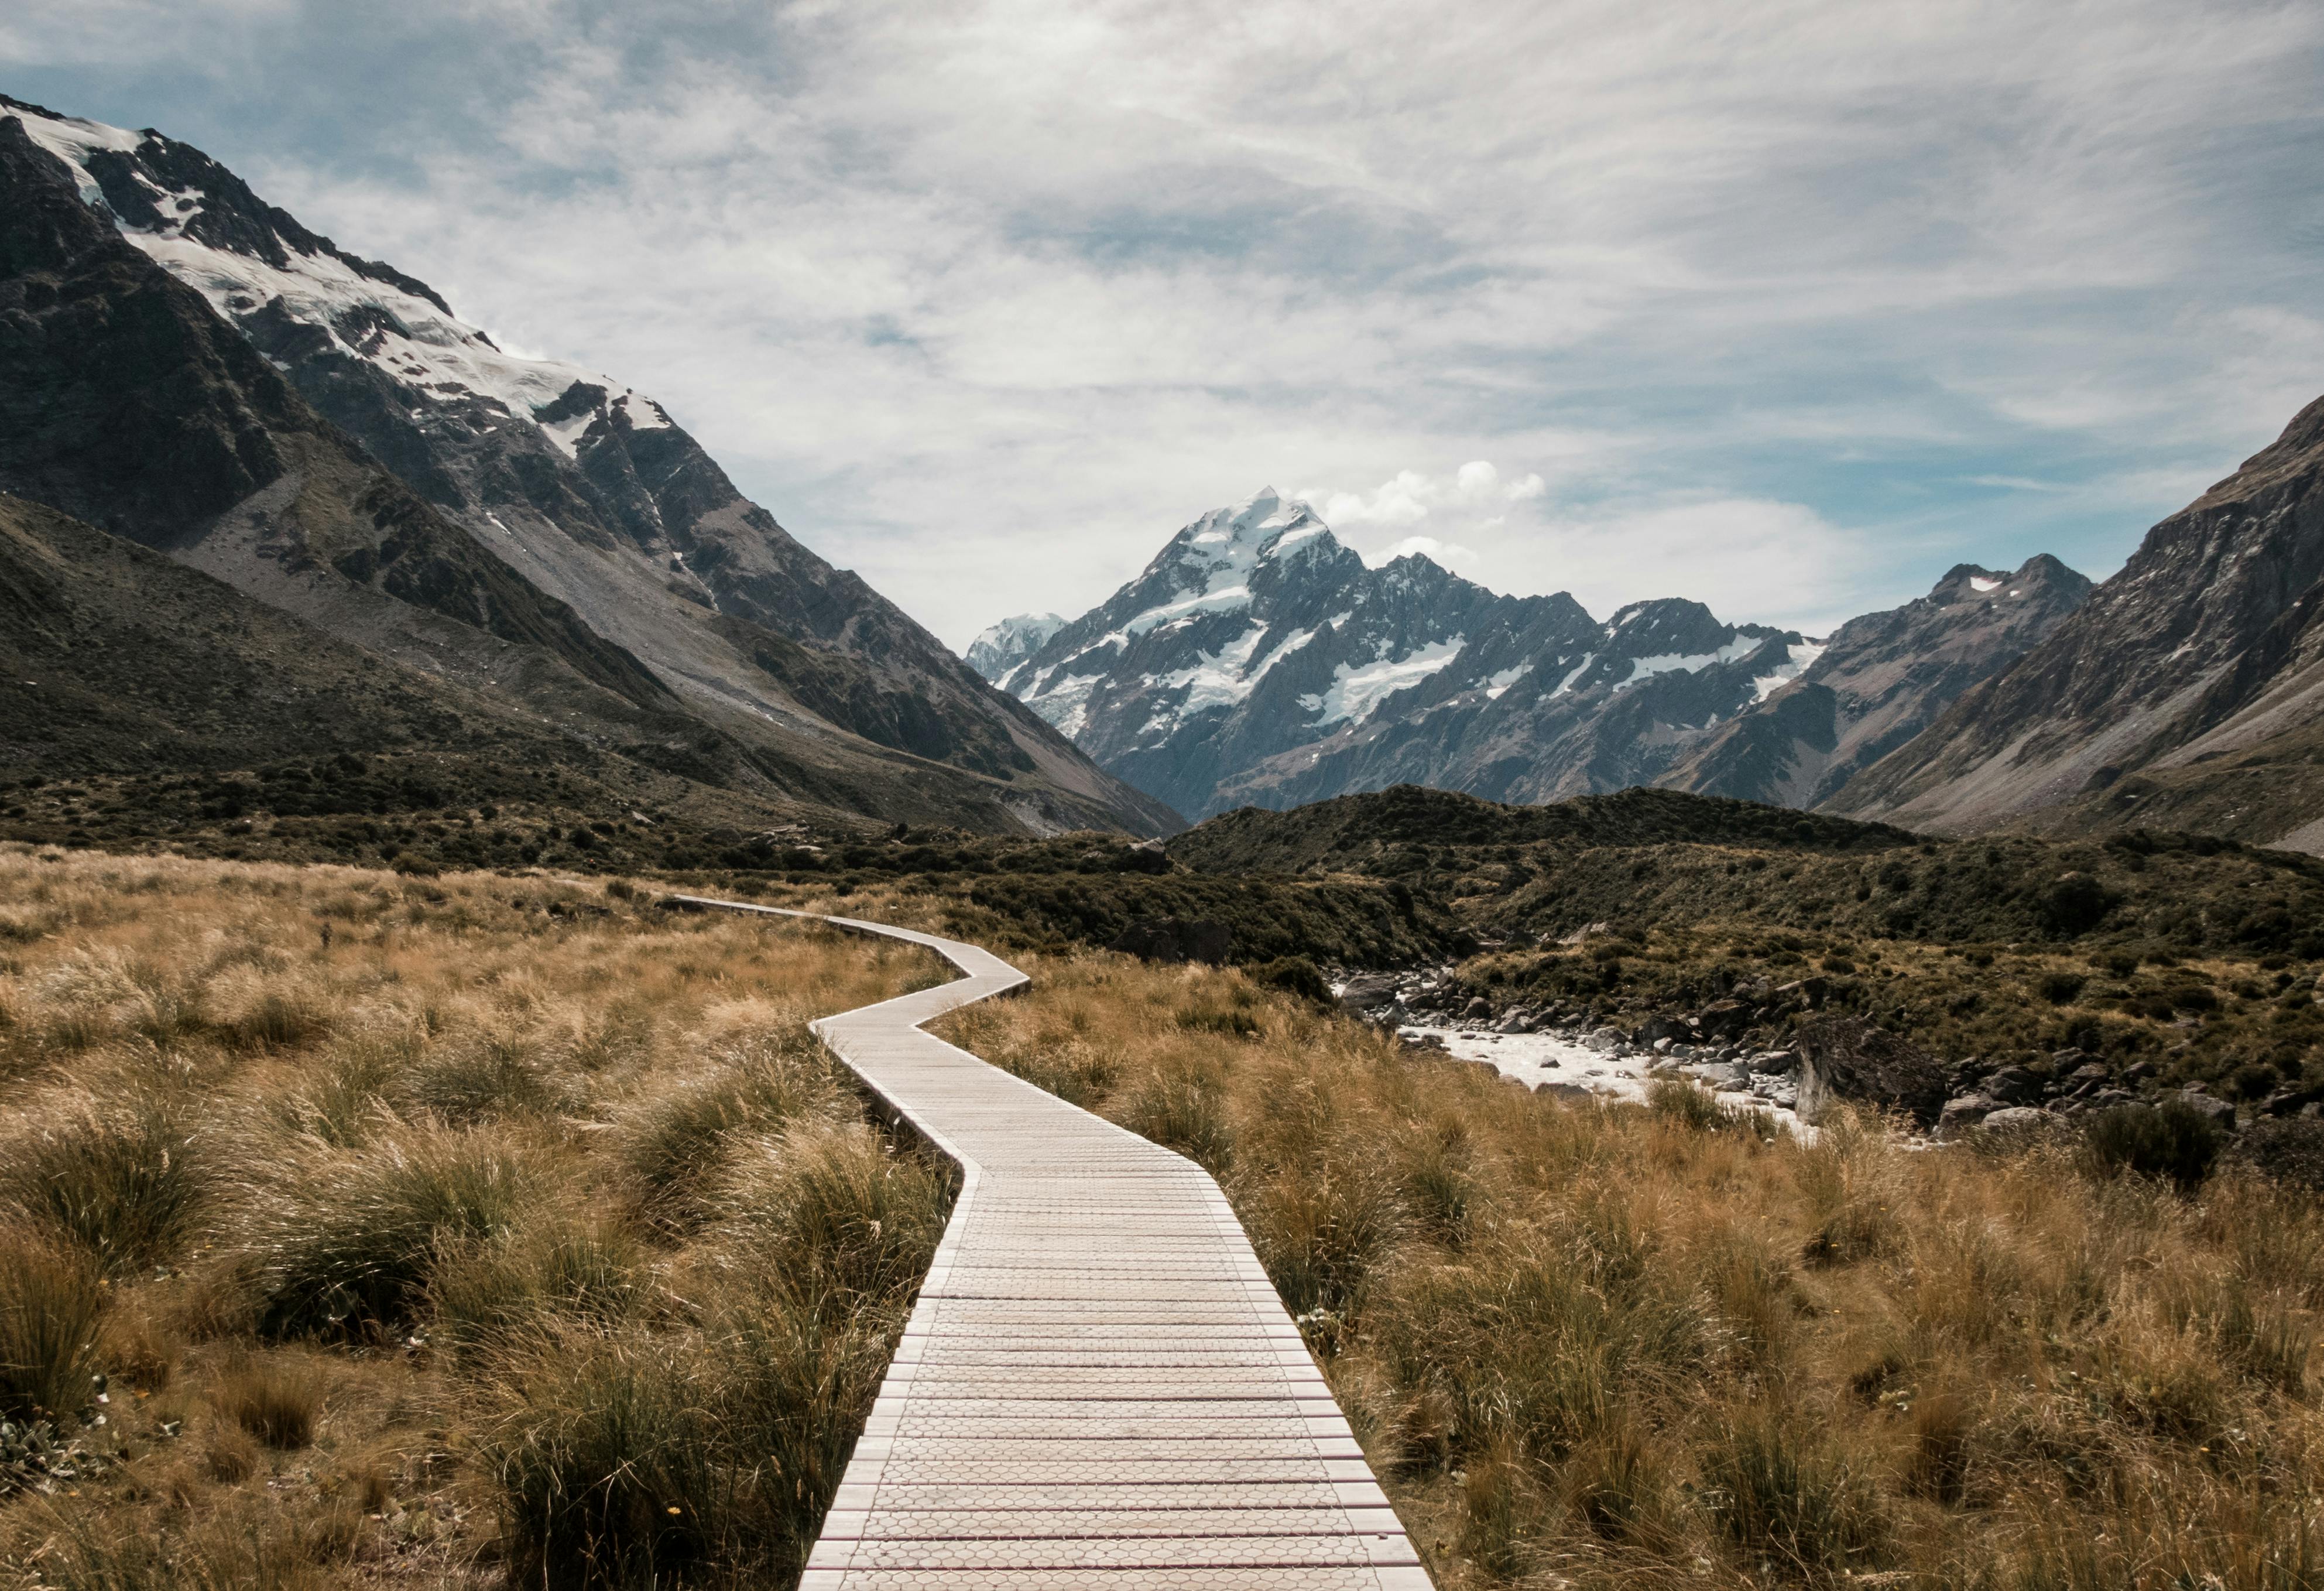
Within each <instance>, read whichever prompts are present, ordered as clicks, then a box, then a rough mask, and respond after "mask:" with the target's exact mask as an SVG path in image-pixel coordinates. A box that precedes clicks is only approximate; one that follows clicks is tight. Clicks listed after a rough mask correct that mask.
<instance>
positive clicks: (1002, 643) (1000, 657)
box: [961, 613, 1065, 680]
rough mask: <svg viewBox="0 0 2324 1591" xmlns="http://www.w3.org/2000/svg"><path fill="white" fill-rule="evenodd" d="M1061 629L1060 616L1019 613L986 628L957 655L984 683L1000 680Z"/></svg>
mask: <svg viewBox="0 0 2324 1591" xmlns="http://www.w3.org/2000/svg"><path fill="white" fill-rule="evenodd" d="M1064 628H1065V616H1064V615H1062V614H1053V613H1020V614H1018V615H1015V616H1013V617H1010V618H1005V619H1003V620H1001V622H1000V623H999V624H992V625H989V626H987V627H986V628H985V629H984V630H983V631H982V633H981V634H979V635H978V636H977V637H976V639H975V640H973V641H972V642H970V643H968V650H967V651H966V652H964V653H962V654H961V655H962V658H963V660H964V661H966V662H967V664H968V666H969V667H970V668H972V669H974V670H975V671H977V672H978V673H980V674H982V675H983V676H984V677H985V678H986V679H988V680H1000V679H1002V678H1004V677H1005V676H1006V675H1007V674H1008V672H1009V671H1010V670H1011V669H1013V668H1015V667H1016V666H1017V665H1018V664H1019V663H1021V662H1023V661H1025V660H1026V659H1027V658H1028V657H1031V656H1032V655H1033V654H1034V653H1035V652H1038V651H1040V650H1041V648H1042V646H1043V645H1044V644H1045V643H1047V641H1048V639H1049V637H1050V636H1052V635H1054V634H1056V633H1057V632H1058V631H1060V630H1062V629H1064Z"/></svg>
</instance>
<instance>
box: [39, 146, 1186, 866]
mask: <svg viewBox="0 0 2324 1591" xmlns="http://www.w3.org/2000/svg"><path fill="white" fill-rule="evenodd" d="M0 178H5V187H6V198H7V199H8V207H9V210H10V217H11V218H10V220H9V222H8V223H7V226H6V228H5V229H6V231H7V233H8V238H7V241H6V242H5V245H0V248H5V258H0V266H5V273H6V275H7V277H8V278H9V279H11V280H10V285H9V292H10V296H11V297H12V298H13V299H14V302H15V303H16V305H17V307H18V309H19V310H20V311H21V312H22V314H23V316H24V317H25V318H26V319H25V320H24V321H23V322H22V323H20V328H21V325H31V326H32V327H33V328H34V329H33V330H32V333H31V334H29V335H23V334H20V335H18V336H16V337H14V338H11V339H9V340H8V342H7V343H6V344H5V345H0V365H5V366H6V367H7V368H6V371H5V374H7V375H9V376H11V377H12V380H11V382H10V384H9V385H10V387H11V392H12V393H13V395H14V399H15V400H16V402H14V405H11V406H12V407H13V408H14V409H15V411H16V412H14V413H12V414H9V415H7V416H5V418H7V419H9V420H10V421H12V422H13V423H12V424H11V427H10V433H9V439H8V441H7V444H6V446H5V449H0V454H5V457H0V486H5V487H6V488H8V489H12V490H15V491H18V492H21V493H23V495H27V496H29V497H32V498H33V499H35V500H37V501H40V502H44V503H48V504H52V505H54V506H56V507H58V508H60V509H62V510H64V511H66V512H68V513H74V514H77V515H78V516H79V517H81V518H83V519H86V520H88V521H89V522H90V523H94V524H97V525H99V526H101V527H104V528H106V529H109V530H114V531H116V532H120V533H123V534H126V535H129V536H131V537H133V538H134V539H136V540H140V541H145V542H147V543H148V544H149V545H153V546H158V547H162V548H165V549H166V550H169V551H171V554H172V555H173V556H178V557H180V558H181V559H183V560H186V561H189V562H193V563H195V564H196V565H197V567H201V568H205V569H208V570H209V571H210V572H212V573H215V574H217V575H219V576H220V577H221V578H225V579H226V580H227V581H228V583H230V584H233V585H235V586H236V587H238V588H241V589H243V590H244V591H246V592H250V593H252V594H254V595H258V596H260V597H262V598H263V599H264V600H267V601H269V602H272V603H273V604H274V605H276V606H282V607H285V608H286V609H288V610H289V611H291V612H293V613H297V614H299V615H301V616H303V617H306V618H308V619H309V620H310V621H312V622H316V623H318V624H322V625H323V627H324V628H326V629H327V630H329V631H330V632H331V633H333V634H342V635H346V636H347V637H349V638H351V639H355V640H357V641H358V642H360V643H362V644H364V645H367V646H371V647H374V649H378V650H382V651H383V652H386V653H388V654H390V655H395V656H398V657H401V658H403V659H404V660H405V661H412V662H415V663H417V664H419V665H420V666H423V667H429V668H431V669H433V670H435V671H438V672H445V673H447V675H449V676H451V677H457V678H459V679H461V680H463V681H464V682H466V683H469V684H471V685H475V686H489V687H490V688H493V689H510V688H511V680H510V679H509V676H510V674H511V673H512V670H511V669H509V668H506V667H503V666H501V665H500V663H499V662H498V660H497V648H498V647H499V646H500V645H502V644H506V643H517V642H522V643H530V644H534V645H538V646H543V647H546V648H547V649H548V650H549V653H550V654H552V655H553V657H554V658H555V661H556V664H557V669H556V670H552V671H553V672H555V671H569V672H571V673H576V674H577V675H579V676H580V678H581V680H585V681H586V682H587V684H589V685H590V686H594V687H596V688H597V689H601V690H604V691H611V692H612V693H613V694H614V695H615V696H618V697H620V698H622V700H623V701H624V703H625V704H626V709H625V710H639V711H649V712H651V713H654V714H657V715H660V716H662V717H667V718H669V720H670V721H671V723H670V726H669V727H670V730H671V737H672V738H674V739H676V740H678V741H681V742H686V743H687V744H688V745H696V746H697V749H698V747H699V746H701V745H714V746H716V747H718V748H721V749H719V750H717V751H716V752H715V754H711V756H710V760H711V761H715V762H720V763H724V764H725V765H726V771H725V772H724V773H723V774H722V775H720V776H721V777H723V778H727V779H730V780H737V781H740V782H742V784H743V785H746V786H752V787H755V788H759V789H761V790H762V791H766V792H768V793H774V794H782V795H786V796H791V797H797V798H799V799H805V800H824V801H829V802H831V803H833V804H835V805H836V806H838V807H840V808H842V809H845V810H848V811H853V812H856V813H859V814H869V813H885V814H886V815H890V816H896V817H906V818H911V819H916V820H923V821H925V820H929V819H950V820H955V821H960V822H964V823H966V824H968V825H969V826H971V827H975V828H991V827H993V826H996V825H998V826H1001V827H1005V828H1020V829H1021V828H1031V829H1035V830H1048V829H1056V828H1075V827H1093V826H1094V827H1108V828H1128V829H1130V830H1133V831H1135V832H1139V833H1155V832H1164V831H1167V830H1168V829H1169V828H1173V827H1175V826H1176V815H1175V814H1173V813H1170V812H1169V811H1168V810H1167V809H1165V808H1163V807H1161V806H1160V805H1159V804H1158V803H1156V802H1154V801H1153V800H1150V799H1148V798H1146V797H1144V796H1142V795H1140V794H1139V793H1138V792H1137V791H1132V790H1130V789H1129V788H1127V787H1125V786H1123V785H1121V784H1120V782H1118V781H1115V780H1113V779H1111V778H1110V777H1108V776H1107V775H1105V774H1104V773H1102V772H1100V771H1099V770H1098V769H1096V768H1095V767H1094V766H1093V765H1092V764H1091V763H1089V762H1088V760H1087V759H1086V758H1085V757H1084V756H1082V755H1081V754H1079V753H1078V752H1076V751H1075V750H1074V748H1073V747H1072V746H1071V745H1068V744H1067V743H1066V742H1065V741H1064V740H1063V739H1062V738H1061V737H1059V736H1058V735H1056V734H1054V733H1053V732H1052V731H1051V730H1050V729H1049V728H1048V726H1047V725H1046V724H1044V723H1043V722H1041V721H1040V720H1039V719H1038V718H1037V717H1036V716H1035V715H1033V714H1032V713H1030V712H1028V711H1027V710H1025V709H1024V708H1022V707H1021V706H1020V705H1019V704H1018V703H1016V702H1014V701H1012V700H1010V699H1009V698H1005V697H1003V696H1001V694H1000V693H998V692H995V691H993V690H992V689H990V688H989V687H988V686H987V685H986V684H985V683H984V682H983V681H982V680H981V679H980V678H979V677H978V676H977V675H976V674H975V673H974V672H973V671H972V670H970V669H969V668H968V667H967V666H966V665H965V664H964V663H962V662H961V661H959V660H958V659H956V658H954V657H953V656H952V654H951V653H950V652H948V651H946V650H945V648H944V647H943V646H942V644H941V643H938V642H936V639H935V638H934V637H933V636H931V635H929V634H927V632H926V631H925V630H923V629H922V628H921V627H920V626H919V625H918V624H914V623H913V622H912V621H911V620H910V619H909V618H908V617H907V616H906V615H903V614H902V613H901V612H900V611H899V610H897V609H896V608H895V607H894V606H892V605H891V604H890V603H888V602H887V601H886V600H885V599H884V598H881V597H880V596H879V595H878V594H877V593H876V592H873V591H872V590H871V588H870V587H868V586H866V585H864V583H863V582H862V580H861V579H859V578H857V577H856V576H854V575H853V574H852V573H850V572H848V571H846V570H843V569H835V568H833V567H832V566H831V565H830V564H828V563H827V562H825V560H822V559H820V558H818V557H816V555H815V554H814V553H812V552H811V551H809V550H807V549H806V548H805V547H803V546H801V545H800V544H799V543H798V541H796V540H794V539H793V538H792V537H790V535H789V534H788V532H785V531H784V530H783V529H782V527H781V526H780V525H779V524H778V523H776V522H775V521H774V519H773V518H772V517H771V516H770V515H769V514H768V513H766V512H765V511H764V510H763V509H761V508H760V507H758V506H757V505H756V504H752V503H751V502H749V501H748V500H747V499H745V498H743V497H742V495H740V493H739V492H737V491H736V490H735V489H734V487H733V483H732V482H731V481H729V480H728V479H727V477H726V476H725V475H724V472H723V471H722V470H720V469H719V467H717V465H716V463H715V461H714V460H712V459H711V458H709V457H708V455H707V454H706V453H705V452H704V451H703V450H702V449H701V448H700V447H699V445H698V444H697V443H696V442H695V441H694V439H692V438H691V437H690V436H688V435H687V433H686V432H685V431H684V430H683V429H681V428H680V427H678V425H677V424H675V423H674V422H673V421H671V420H670V418H669V415H668V413H667V412H665V411H663V410H662V409H661V408H660V406H659V405H658V404H656V403H654V402H651V401H650V399H646V398H644V397H642V396H641V395H640V394H638V393H634V392H632V391H631V390H629V389H628V388H626V387H624V386H622V384H619V383H617V382H614V381H613V380H611V379H610V378H607V377H604V376H601V375H595V373H592V372H589V371H586V370H584V369H582V368H580V367H577V366H574V365H565V364H561V363H558V362H556V361H548V360H537V359H527V358H518V357H516V356H511V355H509V354H507V353H506V352H505V351H503V350H502V349H501V348H499V347H497V346H495V345H494V344H493V340H492V339H491V338H489V337H488V336H486V335H485V334H484V333H483V332H482V331H481V330H479V329H477V328H474V327H472V326H468V325H467V324H466V323H465V322H462V321H460V320H459V319H457V317H456V316H454V315H453V314H452V312H451V310H450V309H449V307H448V306H447V304H446V302H445V301H444V300H443V298H442V297H441V296H440V295H438V294H437V293H435V292H434V291H431V290H430V289H429V288H428V287H427V286H426V285H425V284H424V283H422V282H419V281H418V280H416V279H415V278H413V277H410V276H409V275H406V274H404V273H401V272H400V271H398V270H396V269H394V268H393V267H391V266H388V265H384V264H379V263H377V262H374V261H369V260H365V259H363V258H361V257H360V256H357V255H355V254H350V253H348V252H347V251H345V250H343V249H340V248H339V247H337V245H335V244H333V243H332V242H331V241H330V240H329V239H328V238H325V237H322V236H319V235H318V234H315V233H313V232H312V231H310V230H309V229H308V228H306V227H302V226H300V224H299V223H298V222H297V221H296V220H295V218H293V217H290V216H288V215H287V214H286V213H285V212H283V211H281V210H280V209H278V208H274V207H272V206H270V205H267V204H266V203H265V202H264V201H263V200H262V199H259V198H258V197H257V196H256V195H255V194H254V193H252V192H251V190H249V189H248V187H247V186H246V185H245V184H244V183H243V182H242V181H241V180H239V179H238V178H236V177H235V176H234V174H233V173H232V172H230V171H226V169H225V168H224V167H222V166H220V165H218V164H217V162H214V161H211V160H210V159H209V158H208V156H207V155H204V154H202V153H200V152H199V151H198V150H195V149H192V148H190V147H189V146H188V145H185V144H182V143H177V142H175V141H173V140H171V139H168V138H165V137H163V136H161V134H156V133H153V132H151V131H147V132H144V133H129V132H124V131H123V130H121V129H117V128H112V127H106V126H104V125H99V124H96V123H90V122H86V121H79V120H76V119H73V118H69V117H65V116H59V115H57V114H55V113H53V112H50V111H46V110H43V109H42V108H41V107H39V106H31V105H26V104H24V103H23V102H20V101H15V100H6V101H5V102H0ZM60 395H63V396H65V397H67V398H69V400H70V401H69V402H64V403H62V404H61V405H60V403H59V402H57V401H56V400H57V399H58V398H59V396H60ZM6 402H8V401H7V400H6V399H0V404H5V403H6ZM98 417H102V419H101V421H99V418H98ZM366 594H368V595H366ZM378 597H384V598H386V599H388V600H386V601H385V602H382V601H379V600H376V599H375V598H378ZM423 614H424V615H429V616H427V617H425V618H421V617H419V616H416V615H423ZM438 621H448V623H449V624H450V625H451V626H452V627H450V628H447V627H446V624H444V623H439V622H438ZM479 631H481V633H482V634H484V635H489V636H491V637H493V642H492V643H490V644H483V645H480V644H478V643H477V641H476V639H475V637H476V636H477V634H478V633H479ZM544 710H548V709H544ZM554 711H555V712H556V713H557V714H558V715H560V716H562V717H567V718H570V719H574V720H576V727H577V726H578V725H579V724H580V723H585V722H588V721H590V720H591V719H592V718H593V717H596V716H598V712H597V708H596V707H595V706H593V707H586V708H584V707H576V706H574V705H572V704H569V703H568V704H567V705H566V706H564V707H562V708H556V709H554ZM616 716H617V717H618V716H619V714H618V712H617V713H616ZM696 760H697V761H700V760H701V759H700V758H698V757H697V758H696ZM890 807H893V808H894V811H893V812H892V813H889V812H888V810H887V809H889V808H890Z"/></svg>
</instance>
